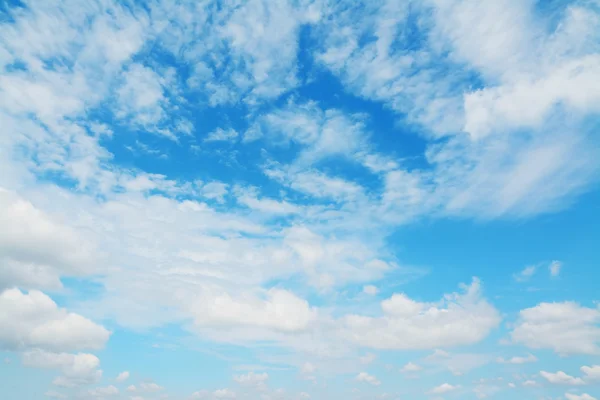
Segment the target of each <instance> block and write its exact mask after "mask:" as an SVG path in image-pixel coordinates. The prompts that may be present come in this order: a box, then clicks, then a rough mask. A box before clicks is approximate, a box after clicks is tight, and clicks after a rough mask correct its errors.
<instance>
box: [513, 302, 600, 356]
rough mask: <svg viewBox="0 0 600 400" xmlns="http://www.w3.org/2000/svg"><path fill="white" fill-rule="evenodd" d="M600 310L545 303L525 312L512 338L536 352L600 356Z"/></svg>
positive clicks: (565, 303) (523, 311)
mask: <svg viewBox="0 0 600 400" xmlns="http://www.w3.org/2000/svg"><path fill="white" fill-rule="evenodd" d="M599 324H600V309H597V308H587V307H583V306H581V305H579V304H577V303H573V302H564V303H541V304H538V305H537V306H535V307H532V308H528V309H525V310H522V311H521V312H520V313H519V320H518V321H517V323H516V326H515V327H514V329H513V331H512V332H511V337H512V340H513V341H514V342H517V343H522V344H524V345H526V346H528V347H530V348H533V349H552V350H554V351H555V352H557V353H559V354H563V355H568V354H599V353H600V346H599V344H600V326H598V325H599Z"/></svg>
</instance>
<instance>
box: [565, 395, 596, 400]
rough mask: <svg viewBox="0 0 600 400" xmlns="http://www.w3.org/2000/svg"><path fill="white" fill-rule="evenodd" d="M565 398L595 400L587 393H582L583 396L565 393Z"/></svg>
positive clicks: (569, 399)
mask: <svg viewBox="0 0 600 400" xmlns="http://www.w3.org/2000/svg"><path fill="white" fill-rule="evenodd" d="M565 398H566V399H567V400H596V398H595V397H592V396H590V395H589V394H587V393H583V394H575V393H565Z"/></svg>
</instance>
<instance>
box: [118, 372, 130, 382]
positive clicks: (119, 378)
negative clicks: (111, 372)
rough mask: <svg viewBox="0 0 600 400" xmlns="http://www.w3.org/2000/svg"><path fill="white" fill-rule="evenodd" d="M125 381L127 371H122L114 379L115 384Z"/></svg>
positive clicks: (127, 375) (127, 376)
mask: <svg viewBox="0 0 600 400" xmlns="http://www.w3.org/2000/svg"><path fill="white" fill-rule="evenodd" d="M127 379H129V371H123V372H121V373H120V374H119V375H117V377H116V378H115V380H116V381H117V382H125V381H126V380H127Z"/></svg>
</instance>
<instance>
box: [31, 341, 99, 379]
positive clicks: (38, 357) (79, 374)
mask: <svg viewBox="0 0 600 400" xmlns="http://www.w3.org/2000/svg"><path fill="white" fill-rule="evenodd" d="M23 365H25V366H27V367H33V368H45V369H57V370H59V371H60V372H61V373H62V376H59V377H57V378H56V379H54V381H53V384H54V385H56V386H63V387H74V386H79V385H87V384H91V383H97V382H98V381H99V380H100V378H101V377H102V371H101V370H99V369H98V366H99V365H100V360H99V359H98V357H96V356H94V355H92V354H85V353H78V354H68V353H51V352H47V351H43V350H30V351H27V352H25V353H23Z"/></svg>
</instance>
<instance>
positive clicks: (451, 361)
mask: <svg viewBox="0 0 600 400" xmlns="http://www.w3.org/2000/svg"><path fill="white" fill-rule="evenodd" d="M491 360H492V358H491V357H490V356H489V355H487V354H485V353H484V354H481V353H448V352H446V351H441V350H435V351H434V353H433V354H431V355H429V356H427V357H425V358H424V359H423V363H426V364H428V365H430V366H431V367H433V368H436V367H437V369H440V368H441V369H445V370H448V371H450V373H452V374H453V375H456V376H460V375H464V374H466V373H467V372H469V371H471V370H473V369H475V368H479V367H481V366H484V365H486V364H488V363H489V362H491Z"/></svg>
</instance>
